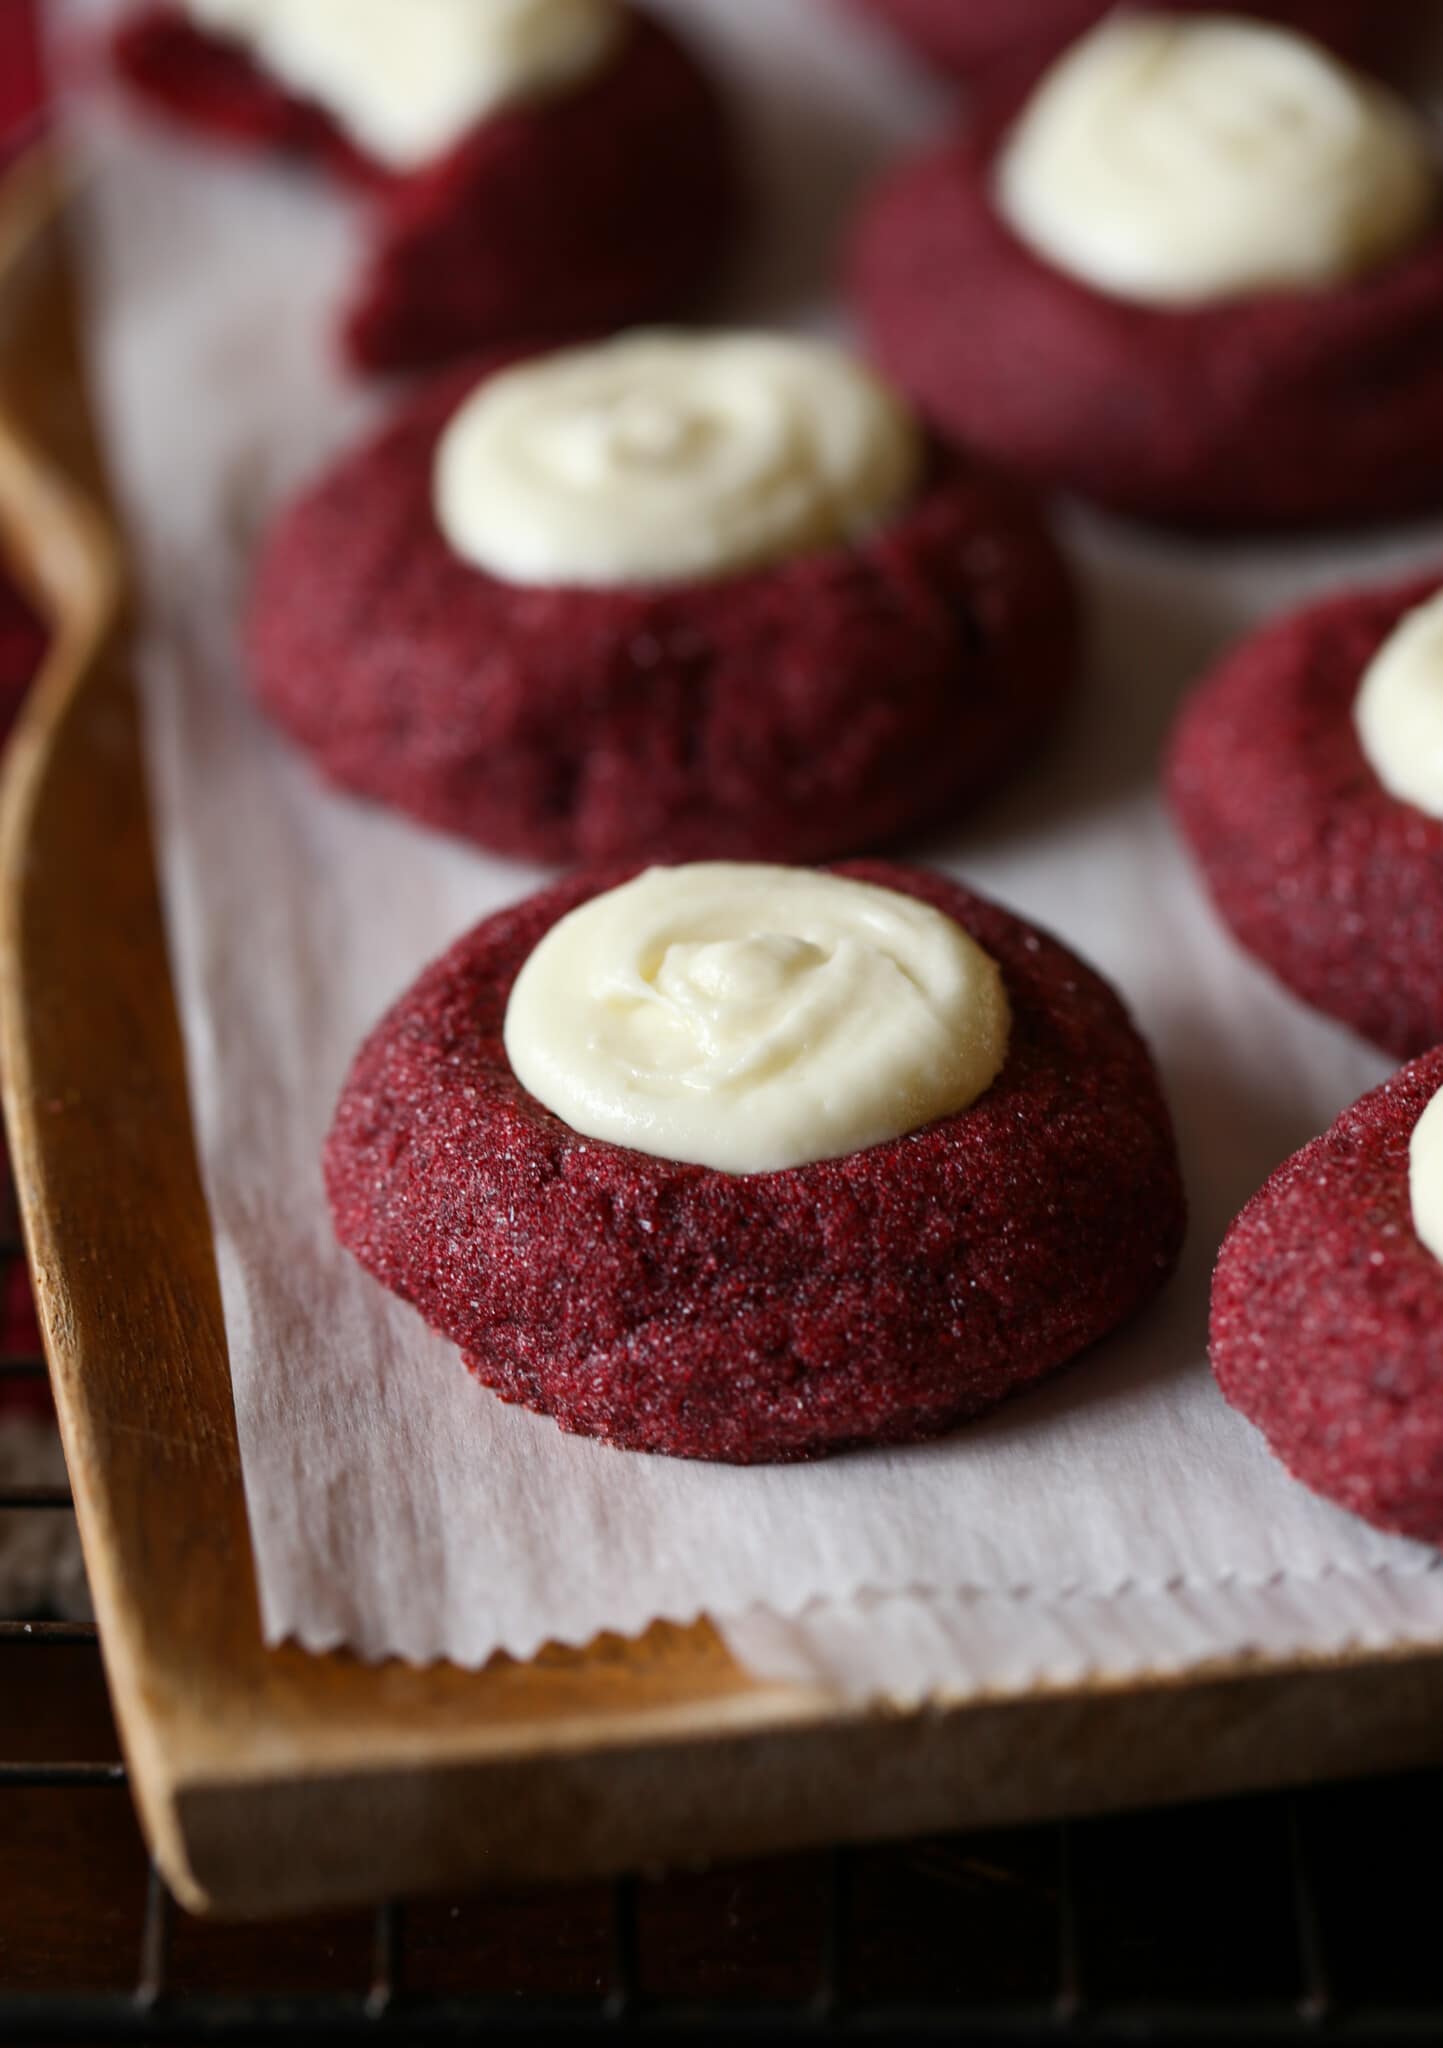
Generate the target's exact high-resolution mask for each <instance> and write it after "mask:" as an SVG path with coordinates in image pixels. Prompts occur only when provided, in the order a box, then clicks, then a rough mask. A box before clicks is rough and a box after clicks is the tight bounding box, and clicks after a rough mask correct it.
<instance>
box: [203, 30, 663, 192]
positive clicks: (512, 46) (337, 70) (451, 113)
mask: <svg viewBox="0 0 1443 2048" xmlns="http://www.w3.org/2000/svg"><path fill="white" fill-rule="evenodd" d="M185 5H186V7H187V10H188V12H189V13H190V15H191V17H192V19H193V20H194V21H195V22H196V23H197V24H198V25H199V26H200V27H202V28H204V29H207V30H208V31H210V32H211V33H212V34H214V35H221V36H225V37H228V38H229V39H230V40H231V41H233V42H237V43H240V44H241V45H242V46H243V48H244V49H245V50H246V51H247V53H248V54H249V55H250V56H251V57H252V58H253V59H254V60H255V62H256V63H257V64H259V65H260V67H261V68H262V70H264V71H265V72H267V73H268V74H269V75H270V76H271V77H272V78H274V79H275V80H276V81H277V82H278V83H279V84H281V85H283V86H285V87H286V88H287V89H288V90H289V91H291V92H293V93H297V94H300V95H302V96H303V97H304V98H306V99H310V100H314V101H315V102H316V104H317V105H318V106H320V107H323V108H324V109H325V111H326V112H327V113H328V114H329V115H330V116H331V118H332V119H333V120H334V121H335V122H336V123H337V124H338V126H339V127H341V128H342V129H343V130H344V131H345V133H346V134H347V135H348V136H349V137H350V139H351V140H352V141H353V142H355V143H356V144H357V145H358V146H359V147H360V148H361V149H363V150H364V151H365V152H366V153H367V154H368V155H370V156H372V157H375V158H376V159H377V161H378V162H380V163H383V164H386V165H387V166H389V167H390V168H391V169H393V170H398V171H409V170H415V169H416V168H418V167H419V166H420V165H422V164H425V163H428V162H430V161H431V160H432V159H433V158H435V157H438V156H441V155H443V154H444V153H445V152H446V151H447V150H448V149H450V148H451V146H452V145H453V144H454V143H457V142H459V141H460V140H461V138H462V136H463V135H465V133H466V132H467V130H468V129H470V128H473V127H475V126H476V124H477V123H478V122H480V121H484V120H486V119H487V117H488V116H489V115H492V114H496V113H500V112H501V111H502V110H503V109H504V108H507V107H512V106H518V105H521V104H524V103H525V102H527V101H530V100H535V99H540V98H544V97H546V96H547V95H548V94H550V93H555V92H562V91H565V90H566V88H567V87H569V86H572V85H575V84H577V83H579V81H580V80H582V79H583V78H585V77H587V76H588V75H589V74H590V73H591V72H593V71H595V70H597V69H598V68H599V67H600V66H601V65H602V64H603V63H604V62H605V61H606V59H607V58H608V57H609V56H610V54H611V51H612V49H613V47H614V45H615V44H616V42H617V39H618V37H619V36H620V34H621V32H622V29H623V26H624V21H625V17H624V14H623V11H622V9H621V7H620V5H619V0H185Z"/></svg>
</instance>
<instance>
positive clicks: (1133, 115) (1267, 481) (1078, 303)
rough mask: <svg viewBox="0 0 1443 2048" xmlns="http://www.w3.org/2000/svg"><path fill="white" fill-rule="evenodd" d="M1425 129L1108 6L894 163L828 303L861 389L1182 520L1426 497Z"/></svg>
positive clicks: (1433, 160) (1207, 26) (1364, 506)
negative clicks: (945, 133)
mask: <svg viewBox="0 0 1443 2048" xmlns="http://www.w3.org/2000/svg"><path fill="white" fill-rule="evenodd" d="M1440 189H1443V188H1440V177H1439V164H1438V154H1437V146H1436V139H1435V136H1434V134H1433V132H1432V130H1431V128H1430V126H1429V124H1428V123H1427V122H1425V120H1424V119H1423V117H1422V116H1421V115H1420V114H1418V113H1415V112H1414V110H1413V109H1412V108H1410V107H1409V106H1408V105H1407V104H1405V102H1404V101H1403V100H1402V99H1401V98H1399V97H1398V96H1397V95H1396V94H1395V93H1393V92H1392V91H1391V90H1390V89H1389V88H1388V87H1386V86H1385V85H1383V84H1382V83H1381V82H1380V81H1379V80H1378V79H1376V78H1372V77H1369V76H1366V75H1364V74H1363V73H1361V72H1355V71H1350V70H1349V69H1348V68H1347V67H1346V66H1344V65H1343V64H1341V63H1340V62H1339V61H1338V60H1337V59H1335V58H1334V57H1332V56H1330V55H1329V54H1328V53H1327V52H1326V51H1324V50H1323V49H1322V48H1320V47H1319V46H1318V45H1316V44H1313V43H1310V42H1308V41H1306V40H1305V39H1304V38H1302V37H1300V36H1297V35H1293V34H1290V33H1288V32H1285V31H1283V30H1281V29H1278V28H1275V27H1271V26H1268V25H1265V24H1263V23H1261V22H1250V21H1246V20H1241V19H1237V18H1233V17H1225V16H1213V15H1194V14H1191V13H1189V14H1188V15H1186V16H1185V17H1178V16H1168V15H1166V14H1157V13H1150V12H1133V11H1130V10H1128V11H1124V12H1121V13H1118V14H1116V15H1115V16H1112V17H1109V19H1108V20H1107V21H1106V22H1105V23H1104V24H1103V25H1102V26H1101V27H1099V28H1097V29H1094V30H1093V31H1092V33H1091V34H1090V35H1088V36H1086V37H1084V38H1083V40H1082V41H1081V42H1079V43H1077V44H1075V45H1074V46H1073V47H1072V49H1071V50H1069V51H1068V53H1067V54H1066V55H1065V56H1064V57H1062V58H1061V59H1059V61H1058V62H1057V64H1056V65H1055V66H1053V67H1052V69H1050V70H1049V71H1048V72H1047V73H1046V74H1045V76H1044V77H1043V79H1042V80H1041V82H1040V83H1039V85H1038V86H1037V87H1036V89H1035V91H1033V92H1032V93H1031V94H1029V95H1028V96H1026V98H1025V99H1024V101H1023V103H1022V104H1021V107H1020V110H1019V111H1017V112H1016V113H1015V115H1014V114H1013V113H1012V112H1011V111H1008V112H1006V113H1001V114H998V113H993V114H991V115H989V116H988V117H987V118H985V119H983V120H981V121H980V122H979V123H977V124H976V126H975V127H974V128H973V129H972V130H970V131H969V132H968V134H967V135H966V136H964V137H963V138H962V139H960V140H958V141H955V142H952V143H949V144H947V145H946V146H944V147H943V148H942V149H940V150H937V151H933V152H932V153H930V154H928V155H927V156H925V157H924V158H921V159H919V160H916V161H914V162H912V163H911V164H908V165H905V166H904V167H903V168H902V169H901V170H900V171H899V172H898V173H897V174H896V175H895V176H893V177H892V178H890V179H889V180H888V181H887V182H886V183H885V184H884V186H883V188H882V189H881V191H880V192H879V193H878V195H877V196H876V197H875V198H874V199H873V200H872V201H871V203H870V204H869V206H868V207H867V209H866V211H865V213H864V216H863V218H862V221H861V224H860V227H859V230H858V233H857V235H856V238H855V243H854V248H853V257H852V287H853V292H854V296H855V299H856V302H857V305H858V308H859V310H860V313H861V317H862V320H863V324H864V327H865V329H866V332H867V334H868V337H869V341H870V344H871V347H872V351H873V353H874V354H875V356H876V358H877V360H878V362H879V363H880V364H881V365H882V367H883V368H884V369H885V371H886V372H887V373H888V374H889V375H890V376H892V377H893V378H895V379H896V381H897V382H898V384H899V385H900V386H901V387H902V388H903V389H904V390H907V391H910V392H911V393H912V395H913V396H914V397H915V398H916V399H917V400H918V401H919V402H920V403H921V404H922V405H923V406H924V407H925V408H926V409H927V410H928V411H929V412H930V413H931V414H932V415H933V417H935V418H936V419H937V420H938V421H939V422H940V423H941V424H942V425H943V427H944V428H946V429H947V430H948V431H949V432H951V433H955V434H957V435H958V436H959V437H961V438H962V439H963V440H966V441H969V442H971V443H973V444H975V445H976V446H977V447H978V448H980V449H982V450H984V451H986V452H987V453H989V454H991V455H994V456H996V457H997V458H998V459H1000V460H1003V461H1006V462H1009V463H1011V464H1013V465H1015V466H1016V467H1017V468H1018V469H1019V470H1020V471H1022V472H1023V473H1024V474H1025V475H1028V476H1030V477H1032V478H1033V479H1034V480H1035V481H1038V482H1040V483H1043V484H1047V485H1052V486H1056V487H1058V488H1061V489H1065V490H1068V491H1073V492H1076V493H1077V494H1079V495H1080V496H1083V497H1086V498H1091V499H1094V500H1096V501H1097V502H1098V503H1100V504H1103V505H1106V506H1109V507H1112V508H1114V509H1116V510H1118V511H1121V512H1125V513H1131V514H1135V515H1138V516H1141V517H1145V518H1149V519H1155V520H1159V521H1163V522H1168V523H1173V524H1176V525H1180V526H1184V527H1192V528H1199V529H1218V530H1226V529H1238V530H1249V529H1268V528H1308V527H1318V526H1326V525H1338V524H1348V523H1357V522H1364V521H1371V520H1382V519H1391V518H1396V517H1401V516H1404V515H1411V514H1416V513H1419V512H1422V511H1425V510H1428V509H1431V508H1434V507H1437V506H1439V505H1443V379H1440V378H1439V377H1438V376H1437V375H1436V374H1435V366H1436V364H1437V361H1438V358H1439V354H1440V351H1443V209H1440V204H1439V201H1440Z"/></svg>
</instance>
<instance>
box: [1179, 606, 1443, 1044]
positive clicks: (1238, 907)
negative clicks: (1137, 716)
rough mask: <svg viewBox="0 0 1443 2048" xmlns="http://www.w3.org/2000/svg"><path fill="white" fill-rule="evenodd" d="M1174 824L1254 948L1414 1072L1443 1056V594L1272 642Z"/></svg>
mask: <svg viewBox="0 0 1443 2048" xmlns="http://www.w3.org/2000/svg"><path fill="white" fill-rule="evenodd" d="M1167 785H1168V794H1169V797H1170V800H1171V804H1172V810H1173V815H1174V816H1175V818H1176V819H1177V822H1178V824H1179V826H1180V827H1181V830H1182V834H1183V837H1184V839H1185V840H1186V842H1187V844H1188V846H1189V848H1190V849H1191V852H1192V854H1193V857H1194V859H1195V860H1196V861H1197V864H1198V867H1199V869H1200V870H1201V873H1202V876H1203V879H1204V881H1205V882H1206V884H1207V887H1208V890H1209V893H1210V894H1211V896H1212V899H1213V902H1214V903H1215V904H1216V906H1217V908H1218V910H1219V912H1220V913H1221V915H1222V917H1223V919H1224V920H1225V922H1226V923H1227V924H1228V926H1229V927H1230V929H1231V930H1232V932H1233V934H1234V936H1235V937H1236V938H1237V939H1238V940H1239V942H1240V943H1241V944H1242V945H1243V946H1245V947H1246V948H1247V950H1248V951H1249V952H1250V953H1252V954H1254V955H1255V956H1256V957H1257V958H1258V959H1259V960H1260V961H1261V962H1262V963H1263V965H1264V966H1266V967H1268V968H1270V969H1271V970H1272V972H1273V973H1274V974H1275V975H1277V977H1278V979H1279V980H1280V981H1282V982H1284V983H1285V984H1286V985H1287V986H1288V987H1289V988H1290V989H1292V990H1293V992H1294V993H1295V994H1296V995H1299V996H1301V997H1302V999H1303V1001H1304V1002H1306V1003H1310V1004H1311V1005H1312V1006H1313V1007H1314V1008H1315V1009H1318V1010H1324V1011H1326V1012H1327V1014H1328V1015H1329V1016H1331V1017H1337V1018H1339V1019H1341V1021H1342V1022H1343V1023H1345V1024H1348V1025H1350V1026H1351V1027H1352V1028H1353V1030H1355V1031H1356V1032H1358V1033H1359V1034H1360V1035H1361V1036H1362V1037H1364V1038H1367V1039H1371V1040H1372V1041H1373V1043H1374V1044H1375V1045H1379V1046H1382V1047H1383V1048H1384V1049H1385V1050H1386V1051H1388V1052H1391V1053H1393V1054H1394V1055H1395V1056H1396V1057H1398V1058H1400V1059H1408V1058H1411V1057H1412V1056H1413V1055H1414V1054H1415V1053H1419V1052H1422V1051H1424V1050H1426V1049H1427V1048H1428V1047H1429V1046H1432V1045H1436V1044H1437V1043H1438V1042H1439V1041H1440V1040H1443V587H1440V582H1439V578H1438V576H1437V575H1436V574H1435V575H1433V576H1430V577H1425V578H1414V579H1412V580H1410V581H1409V582H1407V583H1403V584H1395V585H1392V586H1390V587H1389V588H1387V589H1383V590H1370V591H1353V592H1349V593H1347V594H1346V595H1344V596H1341V597H1332V598H1329V599H1327V600H1326V601H1325V602H1324V603H1321V604H1315V605H1312V606H1310V607H1309V608H1308V609H1306V610H1304V611H1301V612H1298V613H1295V614H1293V615H1292V616H1290V617H1288V618H1284V619H1282V620H1280V621H1278V622H1276V623H1275V624H1273V625H1271V626H1268V627H1265V628H1264V629H1263V630H1262V631H1261V632H1259V633H1255V634H1253V635H1252V636H1251V638H1249V639H1247V640H1245V641H1243V643H1242V644H1241V645H1240V646H1239V647H1237V648H1235V649H1234V650H1233V652H1232V653H1231V654H1230V655H1228V656H1227V657H1226V658H1225V659H1224V660H1223V662H1222V663H1221V664H1220V666H1219V667H1218V668H1217V669H1216V670H1215V671H1214V673H1213V674H1212V675H1211V676H1209V677H1208V678H1207V679H1206V680H1205V681H1204V682H1203V683H1202V684H1201V685H1200V686H1199V688H1198V689H1197V690H1196V692H1195V693H1194V695H1193V697H1192V698H1191V700H1190V701H1189V703H1188V704H1187V705H1186V706H1185V708H1184V710H1183V713H1182V716H1181V718H1180V719H1179V721H1178V725H1177V730H1176V732H1175V734H1174V737H1173V742H1172V748H1171V754H1170V760H1169V765H1168V771H1167Z"/></svg>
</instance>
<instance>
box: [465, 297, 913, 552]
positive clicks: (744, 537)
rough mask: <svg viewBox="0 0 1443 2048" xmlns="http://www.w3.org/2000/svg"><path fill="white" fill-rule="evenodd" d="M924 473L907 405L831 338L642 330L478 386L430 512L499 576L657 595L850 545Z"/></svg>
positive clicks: (553, 356)
mask: <svg viewBox="0 0 1443 2048" xmlns="http://www.w3.org/2000/svg"><path fill="white" fill-rule="evenodd" d="M921 464H922V437H921V432H920V429H919V428H918V426H917V423H916V421H915V420H914V418H913V416H912V414H911V413H910V411H909V410H908V409H907V408H906V407H905V406H904V405H903V404H902V403H901V402H900V401H899V400H898V399H897V398H895V397H894V396H893V395H892V393H891V392H890V391H888V390H887V389H886V388H885V387H884V386H883V385H882V384H880V383H879V382H878V381H877V380H876V379H875V378H874V377H873V376H871V375H870V374H869V373H868V372H867V371H866V370H864V369H863V368H862V367H861V365H860V364H858V363H855V362H853V361H852V360H851V359H850V358H849V357H847V356H846V355H845V354H843V353H842V352H841V351H840V350H838V349H836V348H833V347H831V346H829V345H828V344H826V343H823V342H819V341H812V340H806V339H802V338H800V337H792V336H785V335H770V334H737V333H723V334H702V333H696V334H688V333H678V332H662V331H646V332H641V333H633V334H627V335H622V336H620V337H619V338H617V339H616V340H613V341H608V342H603V343H600V344H599V345H596V346H593V347H586V348H574V349H564V350H561V351H560V352H558V353H555V354H551V355H547V356H543V357H541V358H540V359H539V360H535V361H530V362H526V363H522V364H519V365H518V366H517V367H515V368H514V369H510V370H505V371H503V372H501V374H500V375H498V376H495V377H491V378H489V379H488V380H487V381H486V382H485V383H483V384H482V385H481V386H480V388H479V389H478V390H477V391H476V392H475V393H474V394H473V395H472V396H471V398H469V399H468V400H467V401H466V402H465V403H464V404H463V405H462V406H461V408H460V410H459V411H458V412H457V413H456V414H455V416H454V417H453V419H452V420H451V422H450V424H449V426H448V427H447V429H446V431H445V433H444V434H443V435H442V437H441V441H440V444H439V447H438V449H437V454H436V467H435V508H436V517H437V520H438V523H439V525H440V527H441V531H442V533H443V534H444V535H445V537H446V539H447V540H448V541H449V543H450V545H451V546H452V548H454V549H455V551H456V553H457V554H459V555H460V556H462V557H463V558H464V559H465V560H466V561H468V562H470V563H472V564H474V565H475V566H476V567H478V568H481V569H485V570H487V571H488V572H489V573H490V574H491V575H493V576H497V577H501V578H502V579H504V580H505V581H507V582H511V583H521V584H549V585H566V584H572V585H590V586H606V585H616V584H647V583H669V582H676V581H680V580H685V579H707V578H715V577H721V576H726V575H730V574H735V573H737V572H739V571H741V570H743V569H748V568H756V567H760V566H761V565H763V564H765V563H769V562H776V561H779V560H782V559H784V558H785V557H787V556H790V555H797V554H801V553H804V552H807V551H809V550H812V549H817V548H825V547H831V546H836V545H838V544H840V543H842V542H845V541H847V540H849V539H853V538H855V537H858V536H860V535H862V534H864V533H866V532H868V531H870V530H871V529H873V528H875V527H876V526H878V525H879V524H881V523H882V522H883V521H884V520H885V519H886V518H887V517H888V516H889V515H890V514H892V513H894V512H895V511H897V510H898V508H899V507H900V506H901V504H902V503H903V502H904V500H905V499H906V498H907V497H908V496H909V494H910V493H911V491H912V490H913V488H914V487H915V485H916V482H917V479H918V476H919V474H920V470H921Z"/></svg>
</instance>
